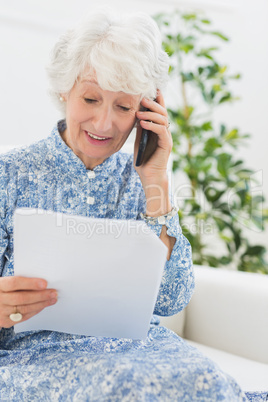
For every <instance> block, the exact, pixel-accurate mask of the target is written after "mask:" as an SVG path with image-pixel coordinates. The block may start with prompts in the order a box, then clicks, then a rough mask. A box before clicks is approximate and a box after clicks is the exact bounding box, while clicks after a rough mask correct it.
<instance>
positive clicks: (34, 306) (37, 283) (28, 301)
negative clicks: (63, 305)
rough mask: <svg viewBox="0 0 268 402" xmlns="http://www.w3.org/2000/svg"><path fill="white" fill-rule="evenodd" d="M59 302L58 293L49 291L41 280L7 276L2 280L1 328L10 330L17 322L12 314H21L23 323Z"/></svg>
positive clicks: (0, 283)
mask: <svg viewBox="0 0 268 402" xmlns="http://www.w3.org/2000/svg"><path fill="white" fill-rule="evenodd" d="M56 302H57V291H56V290H55V289H47V281H46V280H45V279H40V278H26V277H23V276H6V277H2V278H0V328H1V327H3V328H10V327H12V326H13V325H14V324H15V322H14V321H12V320H11V319H10V318H9V316H10V314H14V313H16V312H17V313H20V314H22V319H21V320H20V321H19V322H23V321H26V320H28V319H29V318H31V317H33V316H34V315H35V314H38V313H40V311H42V310H43V309H44V308H45V307H48V306H51V305H53V304H55V303H56Z"/></svg>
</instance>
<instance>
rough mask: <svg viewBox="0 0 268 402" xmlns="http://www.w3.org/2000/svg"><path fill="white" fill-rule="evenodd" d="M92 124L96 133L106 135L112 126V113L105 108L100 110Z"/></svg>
mask: <svg viewBox="0 0 268 402" xmlns="http://www.w3.org/2000/svg"><path fill="white" fill-rule="evenodd" d="M93 122H94V127H95V129H96V131H97V133H99V134H100V133H107V131H109V130H110V129H111V128H112V126H113V121H112V111H111V110H110V109H109V108H107V107H103V108H100V109H99V110H98V111H97V112H96V114H95V118H94V120H93Z"/></svg>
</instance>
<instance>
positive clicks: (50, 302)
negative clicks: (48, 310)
mask: <svg viewBox="0 0 268 402" xmlns="http://www.w3.org/2000/svg"><path fill="white" fill-rule="evenodd" d="M57 301H58V300H57V299H51V300H50V301H49V304H55V303H57Z"/></svg>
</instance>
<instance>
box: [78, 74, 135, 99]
mask: <svg viewBox="0 0 268 402" xmlns="http://www.w3.org/2000/svg"><path fill="white" fill-rule="evenodd" d="M77 84H78V85H79V86H81V87H82V88H85V89H87V88H88V89H91V88H92V89H98V90H100V91H101V92H109V93H114V94H116V95H117V96H119V97H124V98H127V99H129V100H130V99H131V100H132V101H133V102H134V103H136V102H140V100H141V95H134V94H130V93H126V92H124V91H110V90H106V89H104V88H102V87H101V86H100V85H99V83H98V81H97V78H96V76H95V75H86V76H81V77H80V78H79V79H78V82H77Z"/></svg>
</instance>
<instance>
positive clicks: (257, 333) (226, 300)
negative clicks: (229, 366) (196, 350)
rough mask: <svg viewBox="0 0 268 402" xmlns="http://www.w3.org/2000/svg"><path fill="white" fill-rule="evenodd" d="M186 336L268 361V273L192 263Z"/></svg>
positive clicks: (205, 343) (222, 348)
mask: <svg viewBox="0 0 268 402" xmlns="http://www.w3.org/2000/svg"><path fill="white" fill-rule="evenodd" d="M195 278H196V289H195V292H194V295H193V297H192V299H191V301H190V303H189V305H188V306H187V307H186V321H185V331H184V335H185V337H186V338H187V339H190V340H192V341H195V342H198V343H202V344H204V345H208V346H211V347H213V348H216V349H221V350H224V351H226V352H229V353H233V354H236V355H239V356H243V357H246V358H248V359H252V360H256V361H259V362H262V363H268V342H267V340H268V276H266V275H262V274H253V273H247V272H240V271H231V270H226V269H219V268H208V267H201V266H195Z"/></svg>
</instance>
